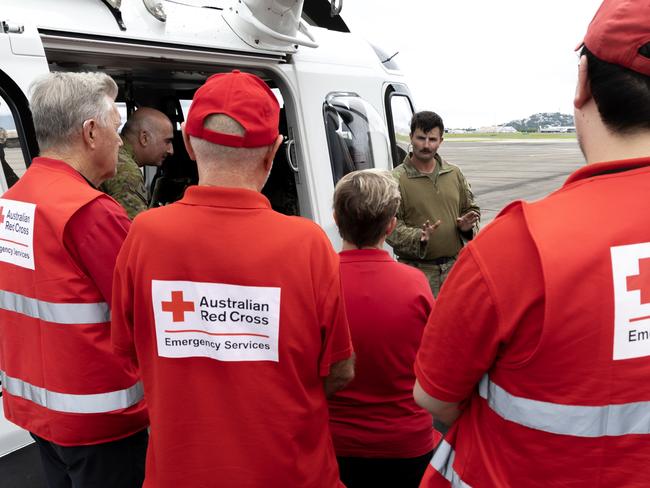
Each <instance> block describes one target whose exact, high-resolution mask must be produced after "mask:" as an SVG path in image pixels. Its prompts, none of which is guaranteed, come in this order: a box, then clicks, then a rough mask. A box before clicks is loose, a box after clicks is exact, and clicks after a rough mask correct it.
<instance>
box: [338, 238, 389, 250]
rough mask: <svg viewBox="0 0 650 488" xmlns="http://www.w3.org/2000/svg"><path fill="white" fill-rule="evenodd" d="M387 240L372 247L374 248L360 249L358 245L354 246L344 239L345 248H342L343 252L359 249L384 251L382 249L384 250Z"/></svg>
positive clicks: (365, 247) (364, 247)
mask: <svg viewBox="0 0 650 488" xmlns="http://www.w3.org/2000/svg"><path fill="white" fill-rule="evenodd" d="M385 240H386V239H382V240H381V241H379V242H378V243H377V244H375V245H372V246H363V247H359V246H357V245H356V244H353V243H352V242H349V241H346V240H345V239H343V246H342V247H341V250H342V251H357V250H359V249H380V250H382V249H384V241H385Z"/></svg>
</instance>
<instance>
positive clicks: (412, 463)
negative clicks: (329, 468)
mask: <svg viewBox="0 0 650 488" xmlns="http://www.w3.org/2000/svg"><path fill="white" fill-rule="evenodd" d="M432 456H433V451H431V452H428V453H426V454H425V455H424V456H418V457H415V458H361V457H337V458H336V459H337V460H338V462H339V471H340V472H341V481H342V482H343V484H344V485H345V486H347V488H367V487H369V486H372V487H373V488H418V486H420V480H421V479H422V476H423V475H424V470H425V469H426V468H427V464H429V461H431V457H432Z"/></svg>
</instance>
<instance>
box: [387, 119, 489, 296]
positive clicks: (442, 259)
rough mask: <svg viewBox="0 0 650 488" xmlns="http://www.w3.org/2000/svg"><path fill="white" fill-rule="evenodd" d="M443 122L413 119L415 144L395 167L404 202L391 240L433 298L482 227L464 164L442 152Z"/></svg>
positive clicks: (394, 174)
mask: <svg viewBox="0 0 650 488" xmlns="http://www.w3.org/2000/svg"><path fill="white" fill-rule="evenodd" d="M443 133H444V125H443V122H442V119H441V118H440V116H439V115H437V114H435V113H434V112H428V111H424V112H418V113H416V114H414V115H413V118H412V119H411V133H410V137H411V146H412V152H411V153H409V154H408V155H407V156H406V158H405V159H404V162H403V163H402V164H400V165H399V166H398V167H397V168H395V169H394V170H393V176H394V177H395V179H397V181H398V182H399V188H400V193H401V195H402V203H401V204H400V207H399V210H398V212H397V228H396V229H395V231H394V232H393V233H392V234H391V235H390V236H389V237H388V239H387V242H388V243H389V244H390V245H391V246H393V250H394V251H395V254H396V255H397V257H398V260H399V261H400V262H402V263H405V264H409V265H411V266H414V267H416V268H419V269H420V270H421V271H422V272H424V274H425V275H426V276H427V278H428V279H429V285H430V286H431V291H432V292H433V294H434V296H438V292H439V291H440V287H441V286H442V283H443V281H444V280H445V278H446V277H447V274H448V273H449V270H450V269H451V266H452V265H453V264H454V262H455V261H456V256H457V254H458V252H459V251H460V249H461V248H462V247H463V244H464V241H468V240H471V239H472V238H473V237H474V235H475V234H476V232H477V231H478V221H479V219H480V216H481V214H480V210H479V207H478V206H477V205H476V204H475V203H474V195H473V194H472V190H471V189H470V186H469V183H467V180H466V179H465V177H464V176H463V173H462V172H461V171H460V168H458V167H457V166H454V165H453V164H449V163H448V162H447V161H445V160H444V159H442V158H441V157H440V155H438V148H439V147H440V144H442V139H443V137H442V135H443Z"/></svg>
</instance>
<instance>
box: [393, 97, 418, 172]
mask: <svg viewBox="0 0 650 488" xmlns="http://www.w3.org/2000/svg"><path fill="white" fill-rule="evenodd" d="M390 114H391V116H392V122H393V123H392V126H393V133H394V136H395V151H394V155H393V165H394V166H398V165H400V164H402V161H404V158H405V157H406V155H407V154H408V148H409V144H410V142H411V138H410V137H409V133H410V132H411V130H410V129H411V118H412V117H413V108H412V107H411V102H410V100H409V98H408V97H406V96H402V95H395V94H394V95H392V96H391V97H390Z"/></svg>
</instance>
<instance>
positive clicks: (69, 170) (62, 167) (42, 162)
mask: <svg viewBox="0 0 650 488" xmlns="http://www.w3.org/2000/svg"><path fill="white" fill-rule="evenodd" d="M33 165H35V166H45V167H47V168H49V169H53V170H54V171H58V172H61V173H65V174H67V175H70V176H72V177H74V178H75V179H77V180H79V181H81V182H83V183H88V184H89V185H90V186H92V187H93V188H95V186H94V185H93V184H92V183H91V182H90V181H88V180H87V179H86V178H84V176H83V175H82V174H81V173H79V171H77V170H76V169H74V168H73V167H72V166H70V165H69V164H68V163H66V162H65V161H62V160H60V159H52V158H44V157H42V156H38V157H36V158H34V159H33V160H32V164H31V165H30V166H33Z"/></svg>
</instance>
